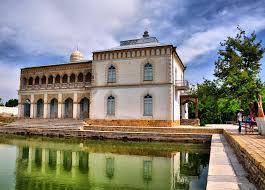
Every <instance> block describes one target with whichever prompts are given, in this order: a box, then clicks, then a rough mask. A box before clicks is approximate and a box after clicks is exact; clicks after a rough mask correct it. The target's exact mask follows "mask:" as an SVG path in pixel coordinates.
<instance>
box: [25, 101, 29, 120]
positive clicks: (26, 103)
mask: <svg viewBox="0 0 265 190" xmlns="http://www.w3.org/2000/svg"><path fill="white" fill-rule="evenodd" d="M24 117H30V100H28V99H27V100H26V101H25V102H24Z"/></svg>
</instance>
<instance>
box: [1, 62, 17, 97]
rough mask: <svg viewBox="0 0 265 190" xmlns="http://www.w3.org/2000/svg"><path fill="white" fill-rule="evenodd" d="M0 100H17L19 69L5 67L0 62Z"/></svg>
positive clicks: (9, 66)
mask: <svg viewBox="0 0 265 190" xmlns="http://www.w3.org/2000/svg"><path fill="white" fill-rule="evenodd" d="M0 68H1V69H0V98H2V99H3V100H4V101H7V100H9V99H11V98H17V92H16V90H18V86H19V82H18V81H19V74H20V69H19V67H18V66H14V65H7V64H4V63H3V62H1V61H0Z"/></svg>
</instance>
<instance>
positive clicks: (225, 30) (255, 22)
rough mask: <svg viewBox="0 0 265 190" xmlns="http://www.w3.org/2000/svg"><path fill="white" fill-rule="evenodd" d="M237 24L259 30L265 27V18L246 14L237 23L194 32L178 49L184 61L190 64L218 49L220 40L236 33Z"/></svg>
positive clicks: (248, 28)
mask: <svg viewBox="0 0 265 190" xmlns="http://www.w3.org/2000/svg"><path fill="white" fill-rule="evenodd" d="M236 26H240V27H241V28H242V29H244V30H246V31H247V32H252V31H253V30H254V29H255V31H256V32H258V31H260V30H262V29H264V28H265V18H264V17H261V18H259V17H252V16H245V17H243V18H242V19H240V20H239V22H237V23H236V22H233V23H229V24H223V25H221V26H217V27H213V28H209V29H207V30H206V31H203V32H197V33H194V34H193V35H192V36H191V37H190V38H189V39H187V40H186V41H185V42H184V43H183V44H182V45H181V46H180V48H179V49H178V52H179V54H180V57H181V58H182V61H183V62H184V63H185V64H189V63H190V62H191V61H194V59H196V58H197V57H198V56H200V55H204V54H206V53H208V52H210V51H212V50H215V49H217V48H218V47H219V45H220V42H222V41H224V40H225V39H226V38H227V37H228V36H234V35H235V34H236V32H237V29H236Z"/></svg>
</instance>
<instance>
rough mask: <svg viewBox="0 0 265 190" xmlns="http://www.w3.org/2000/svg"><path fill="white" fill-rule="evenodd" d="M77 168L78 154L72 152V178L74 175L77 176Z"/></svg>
mask: <svg viewBox="0 0 265 190" xmlns="http://www.w3.org/2000/svg"><path fill="white" fill-rule="evenodd" d="M78 166H79V154H78V152H72V170H71V172H72V177H74V178H75V177H76V174H77V172H78V171H77V170H78V168H77V167H78Z"/></svg>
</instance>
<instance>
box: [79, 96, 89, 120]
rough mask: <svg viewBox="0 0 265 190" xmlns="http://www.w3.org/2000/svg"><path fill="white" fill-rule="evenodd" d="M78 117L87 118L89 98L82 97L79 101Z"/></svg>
mask: <svg viewBox="0 0 265 190" xmlns="http://www.w3.org/2000/svg"><path fill="white" fill-rule="evenodd" d="M80 118H81V119H84V118H89V99H88V98H83V99H82V100H81V101H80Z"/></svg>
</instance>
